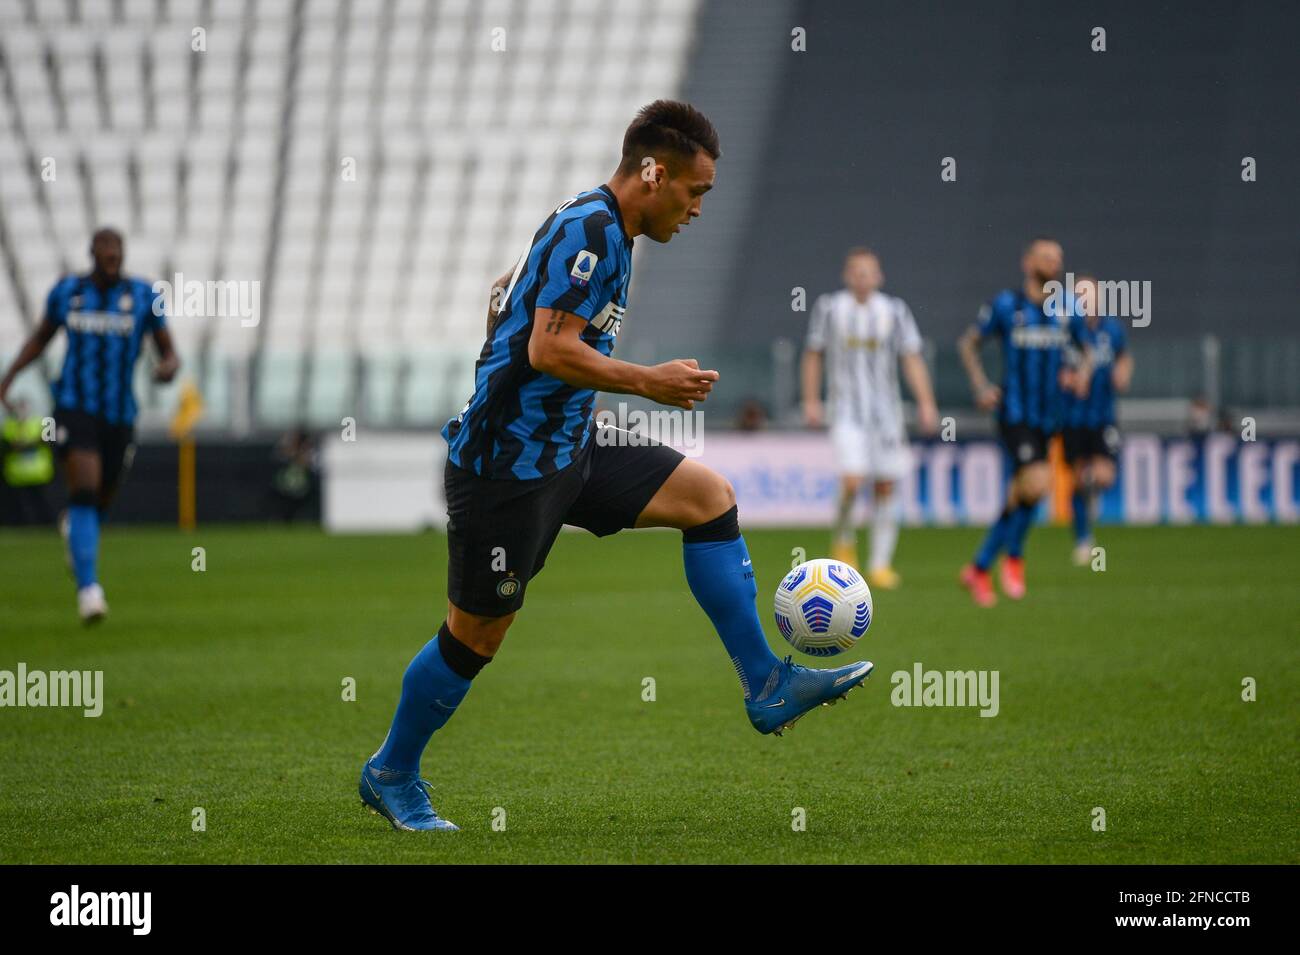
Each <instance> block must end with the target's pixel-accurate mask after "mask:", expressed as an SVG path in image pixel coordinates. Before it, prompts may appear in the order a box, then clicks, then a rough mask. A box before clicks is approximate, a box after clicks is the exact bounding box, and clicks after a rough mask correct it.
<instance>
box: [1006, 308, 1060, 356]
mask: <svg viewBox="0 0 1300 955" xmlns="http://www.w3.org/2000/svg"><path fill="white" fill-rule="evenodd" d="M1016 314H1017V315H1019V314H1020V313H1019V312H1017V313H1016ZM1067 341H1068V337H1067V336H1066V334H1065V330H1064V329H1063V328H1060V327H1059V326H1056V325H1020V326H1017V327H1016V328H1013V329H1012V330H1011V344H1013V345H1015V346H1016V347H1017V348H1060V347H1062V346H1063V345H1065V344H1066V342H1067Z"/></svg>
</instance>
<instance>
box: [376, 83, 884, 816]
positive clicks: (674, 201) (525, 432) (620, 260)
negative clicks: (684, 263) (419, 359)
mask: <svg viewBox="0 0 1300 955" xmlns="http://www.w3.org/2000/svg"><path fill="white" fill-rule="evenodd" d="M719 155H720V149H719V145H718V136H717V133H716V132H715V131H714V129H713V126H712V124H711V123H710V122H709V121H708V120H707V119H706V118H705V117H704V116H703V115H701V114H700V113H699V112H698V111H697V110H695V109H694V108H692V107H691V106H690V105H689V104H686V103H678V102H672V101H667V100H658V101H656V102H654V103H651V104H650V105H649V106H646V107H645V108H644V109H642V110H641V111H640V113H639V114H638V115H637V117H636V119H635V120H634V121H633V122H632V124H631V125H630V126H629V127H628V129H627V132H626V134H625V136H624V139H623V151H622V157H621V159H620V161H619V164H618V168H617V169H616V170H615V171H614V174H613V175H612V176H611V177H610V179H609V181H608V182H606V183H605V184H603V185H600V186H597V187H596V188H594V189H588V190H587V191H586V192H582V193H579V194H578V195H577V196H574V197H573V198H572V199H569V200H567V201H566V202H563V203H561V204H560V206H559V207H558V208H557V209H555V211H554V212H552V213H551V214H550V215H549V216H547V217H546V219H545V221H544V222H543V223H542V225H541V227H540V228H539V229H538V230H537V231H536V232H535V233H534V234H533V237H532V240H531V242H530V244H529V247H528V250H527V251H526V252H525V253H524V254H523V255H522V256H521V257H520V259H519V261H518V263H517V264H516V265H515V267H514V269H513V271H512V272H510V273H509V274H507V275H504V276H502V277H501V279H500V280H499V281H498V283H497V284H498V287H499V288H503V289H504V291H503V292H501V293H500V296H499V299H498V300H497V304H498V305H499V308H492V309H490V311H489V317H488V329H487V341H486V342H484V344H483V349H482V351H481V353H480V355H479V360H478V365H477V366H476V369H475V376H474V394H473V395H471V396H470V399H469V401H468V402H467V403H466V404H465V407H464V409H463V410H462V411H461V413H460V414H459V415H457V416H456V417H455V418H453V419H452V420H451V421H449V422H448V423H447V426H446V428H444V429H443V436H444V437H445V438H446V439H447V442H448V446H449V450H448V455H447V466H446V473H445V475H444V484H445V489H446V497H447V548H448V552H449V553H448V556H449V560H448V573H447V576H448V585H447V590H448V595H447V596H448V607H447V619H446V620H445V621H444V622H443V624H442V626H441V627H440V628H439V630H438V634H437V636H436V637H434V638H433V639H432V640H430V641H429V642H428V643H427V644H426V645H425V647H424V648H423V649H422V650H420V652H419V653H417V654H416V655H415V658H414V659H413V660H411V663H410V665H409V666H408V667H407V670H406V673H405V675H404V677H403V679H402V694H401V698H400V699H399V701H398V704H397V713H396V714H395V715H394V717H393V721H392V725H391V727H390V729H389V732H388V736H387V738H386V739H385V740H384V742H383V744H382V745H381V746H380V748H379V750H378V751H377V752H376V753H375V754H374V755H373V756H371V757H370V758H369V759H368V760H366V762H365V765H364V766H363V767H362V771H361V779H360V783H359V785H358V788H359V791H360V793H361V799H362V801H363V802H364V803H365V804H366V805H367V806H369V807H370V808H371V809H373V810H374V811H375V812H377V813H380V814H381V815H383V816H384V817H385V818H386V819H388V821H389V822H390V823H391V824H392V826H393V827H394V828H395V829H403V830H406V829H455V828H456V827H455V826H454V825H452V824H451V823H449V822H447V821H446V820H444V819H441V818H439V817H438V815H437V813H436V812H435V811H434V809H433V806H432V804H431V802H430V799H429V793H428V785H427V784H426V783H424V782H423V781H422V780H421V779H420V773H419V769H420V758H421V754H422V753H423V752H424V749H425V747H426V746H427V744H428V742H429V740H430V738H431V737H432V736H433V734H434V732H436V731H437V730H438V729H439V728H441V727H442V726H443V725H444V724H445V723H446V722H447V720H448V719H449V718H450V717H451V714H452V713H453V712H454V711H455V709H456V707H457V706H458V705H459V704H460V702H461V701H462V700H463V699H464V698H465V695H466V693H468V692H469V688H470V681H471V680H473V679H474V677H475V676H476V675H477V674H478V673H479V672H480V671H481V670H482V668H483V667H484V666H485V665H486V664H487V663H488V662H489V661H490V660H491V659H492V657H493V655H494V654H495V653H496V652H497V649H498V648H499V647H500V646H501V643H502V641H503V640H504V639H505V635H506V630H507V629H508V628H509V627H510V624H511V622H512V621H513V620H514V618H515V615H516V613H517V612H518V611H519V609H520V607H521V606H522V605H523V602H524V596H525V593H526V592H527V591H528V590H529V589H530V588H531V585H532V581H533V580H534V579H535V578H536V576H537V575H538V574H539V573H540V572H541V570H542V567H543V566H544V564H545V562H546V557H547V554H548V553H549V552H550V550H551V547H552V546H553V545H554V544H555V540H556V537H557V536H558V535H559V532H560V528H561V526H562V525H564V524H571V525H574V526H577V527H581V528H584V529H585V530H588V531H590V532H591V533H593V534H596V535H597V536H600V537H603V536H606V535H608V534H614V533H617V532H619V531H621V530H624V529H627V528H634V527H672V528H676V529H678V530H680V531H682V561H683V564H684V565H685V571H686V583H687V585H688V586H689V587H690V590H691V594H692V595H693V596H694V597H695V600H696V602H697V603H698V604H699V605H700V607H701V609H703V610H704V612H705V613H706V614H707V616H708V618H709V620H710V621H711V623H712V624H713V627H714V629H715V630H716V631H717V633H718V636H719V637H720V638H721V640H722V644H723V647H724V648H725V649H726V651H727V654H728V655H729V656H730V657H731V663H732V665H733V666H734V667H735V669H736V673H737V675H738V676H739V678H740V686H741V693H742V696H743V698H744V703H745V708H746V711H747V713H748V716H749V719H750V722H751V724H752V725H753V726H754V728H755V729H757V730H759V731H760V732H762V733H773V732H776V733H779V732H780V731H781V730H783V729H784V728H785V727H786V726H788V725H789V724H790V723H793V722H794V721H795V720H797V719H799V718H800V717H802V716H803V715H804V714H805V713H807V712H808V711H810V710H811V709H813V708H815V707H817V706H819V705H820V704H821V703H823V702H827V701H829V700H832V699H835V698H837V697H840V696H843V695H844V694H845V693H846V692H847V691H849V690H850V689H853V688H854V687H855V686H857V685H859V684H860V683H861V682H862V681H863V680H865V679H866V678H867V677H868V676H869V675H870V673H871V669H872V665H871V663H870V662H868V661H862V662H859V663H852V664H849V665H848V666H843V667H835V668H831V669H809V668H807V667H801V666H798V665H795V664H793V663H792V662H791V660H790V658H789V657H787V658H786V659H785V660H784V661H782V660H779V659H778V658H777V657H776V656H775V655H774V654H773V653H772V651H771V649H770V648H769V646H768V644H767V639H766V637H765V636H764V633H763V626H762V623H761V621H760V620H759V617H758V612H757V610H756V608H755V606H754V598H755V596H756V593H757V591H756V589H755V583H754V568H753V564H752V562H751V561H750V557H749V552H748V550H747V548H746V546H745V540H744V538H743V537H741V534H740V524H739V520H738V517H737V511H736V499H735V492H734V491H733V490H732V487H731V485H730V484H729V483H727V481H726V479H724V478H723V477H722V475H720V474H718V473H717V472H716V471H713V470H711V469H710V468H707V467H705V466H704V465H702V464H700V463H699V462H698V461H692V460H687V459H686V458H684V457H683V456H682V455H681V454H680V453H679V452H677V451H676V450H675V449H673V448H670V447H668V446H667V445H662V444H657V443H647V442H645V441H643V440H641V439H639V438H638V439H633V440H629V436H628V433H627V432H623V431H620V430H619V429H617V428H600V429H597V428H596V427H595V424H594V421H593V419H592V405H593V403H594V401H595V396H596V393H597V392H601V391H604V392H610V393H614V394H636V395H641V396H643V397H646V398H649V399H650V400H652V401H656V402H659V403H661V404H666V405H672V406H674V407H677V408H684V409H691V408H693V407H694V405H695V402H697V401H703V400H705V399H706V398H707V397H708V396H709V393H710V391H712V389H713V385H714V382H716V381H717V380H718V373H717V372H716V371H711V370H706V369H701V368H700V366H699V364H698V362H696V361H694V360H693V359H679V360H676V361H669V362H664V363H663V364H660V365H654V366H648V367H647V366H643V365H635V364H632V363H630V362H625V361H619V360H617V359H615V358H613V357H612V356H611V353H612V351H613V349H614V343H615V339H616V337H617V336H618V333H619V329H620V328H621V326H622V324H623V322H624V321H626V320H627V317H626V309H627V292H628V283H629V280H630V279H631V274H632V243H633V241H634V239H635V238H636V237H637V236H641V235H644V236H648V237H649V238H650V239H652V240H654V241H655V242H668V241H669V240H670V239H672V237H673V236H674V235H675V234H676V233H677V232H679V231H681V229H682V228H683V227H684V226H687V225H689V224H690V222H691V221H692V220H693V219H695V218H696V217H698V216H699V215H700V208H701V203H702V202H703V199H704V194H705V193H706V192H708V191H709V189H711V188H712V186H713V180H714V171H715V167H714V163H715V160H716V159H717V158H718V156H719ZM605 570H608V569H607V568H606V569H601V568H590V569H589V571H588V572H587V573H588V574H589V583H590V588H589V589H590V596H591V610H592V613H593V615H598V614H600V613H601V612H602V610H601V608H606V609H608V608H609V607H610V606H611V605H610V603H609V600H608V598H607V596H606V595H604V594H602V587H603V586H604V585H603V583H602V576H601V575H602V573H604V572H605ZM616 618H617V615H614V616H611V617H609V618H608V619H606V620H605V622H604V623H603V624H601V623H595V624H593V625H594V626H595V627H596V628H597V629H600V628H601V627H602V626H603V628H604V632H605V633H609V632H611V631H610V628H611V627H613V628H617V625H618V623H617V619H616ZM593 619H598V617H596V616H593ZM578 665H579V666H580V665H581V664H580V662H579V664H578Z"/></svg>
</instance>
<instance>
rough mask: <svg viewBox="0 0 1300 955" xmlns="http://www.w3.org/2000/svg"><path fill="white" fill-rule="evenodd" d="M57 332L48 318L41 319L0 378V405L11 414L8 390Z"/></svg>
mask: <svg viewBox="0 0 1300 955" xmlns="http://www.w3.org/2000/svg"><path fill="white" fill-rule="evenodd" d="M58 330H59V326H58V325H56V324H55V323H54V322H52V321H50V319H49V317H48V316H47V317H45V318H43V319H41V323H40V324H39V325H37V326H36V330H35V331H34V332H32V334H31V336H30V337H29V338H28V339H27V341H25V342H23V347H22V348H20V349H19V350H18V356H17V357H16V358H14V360H13V362H12V363H11V364H10V365H9V370H8V371H6V372H5V375H4V378H0V404H3V405H4V406H5V407H6V408H8V409H9V411H10V412H11V413H12V412H13V410H14V409H13V406H12V405H10V404H9V389H10V387H12V385H13V383H14V379H15V378H17V377H18V373H19V372H20V371H22V370H23V369H24V368H26V367H27V366H28V365H30V364H31V363H32V362H34V361H35V360H36V359H37V358H39V357H41V352H43V351H45V346H46V345H48V344H49V343H50V339H51V338H53V337H54V335H55V333H56V332H57V331H58Z"/></svg>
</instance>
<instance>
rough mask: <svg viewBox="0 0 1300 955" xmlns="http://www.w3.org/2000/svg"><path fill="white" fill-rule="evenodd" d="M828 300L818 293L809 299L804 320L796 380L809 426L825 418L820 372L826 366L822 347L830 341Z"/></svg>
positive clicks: (821, 421) (822, 421)
mask: <svg viewBox="0 0 1300 955" xmlns="http://www.w3.org/2000/svg"><path fill="white" fill-rule="evenodd" d="M830 303H831V300H830V299H829V298H828V297H827V296H825V295H819V296H818V297H817V301H815V302H813V307H812V315H811V316H810V317H809V319H808V337H807V339H806V340H805V341H804V349H803V357H802V358H801V359H800V360H799V381H800V383H801V386H802V397H803V418H804V421H805V422H806V423H807V424H808V426H809V427H810V428H817V427H820V426H821V425H822V424H824V423H825V421H826V410H825V408H824V407H823V405H822V373H823V372H824V371H825V368H826V346H827V344H828V343H829V341H830V337H831V336H830V312H831V304H830Z"/></svg>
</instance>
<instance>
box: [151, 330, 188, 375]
mask: <svg viewBox="0 0 1300 955" xmlns="http://www.w3.org/2000/svg"><path fill="white" fill-rule="evenodd" d="M153 341H154V344H155V345H157V346H158V365H157V367H155V368H154V370H153V380H154V381H162V382H167V381H171V380H172V379H173V378H175V377H176V372H178V371H180V368H181V358H180V356H179V355H178V354H176V346H175V344H174V343H173V342H172V333H171V332H170V331H168V330H167V327H166V326H165V325H163V326H159V327H158V328H155V329H154V332H153Z"/></svg>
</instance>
